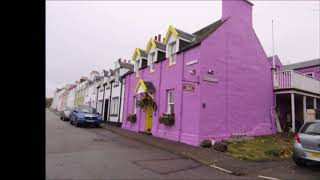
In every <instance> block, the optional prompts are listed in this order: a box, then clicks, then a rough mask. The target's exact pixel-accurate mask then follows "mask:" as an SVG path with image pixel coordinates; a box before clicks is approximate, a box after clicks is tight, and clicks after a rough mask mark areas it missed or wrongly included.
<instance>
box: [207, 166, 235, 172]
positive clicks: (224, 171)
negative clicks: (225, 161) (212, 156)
mask: <svg viewBox="0 0 320 180" xmlns="http://www.w3.org/2000/svg"><path fill="white" fill-rule="evenodd" d="M210 167H213V168H216V169H219V170H221V171H224V172H227V173H229V174H231V173H232V172H231V171H229V170H226V169H223V168H221V167H218V166H216V165H214V164H211V165H210Z"/></svg>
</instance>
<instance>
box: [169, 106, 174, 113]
mask: <svg viewBox="0 0 320 180" xmlns="http://www.w3.org/2000/svg"><path fill="white" fill-rule="evenodd" d="M169 107H170V108H169V113H174V104H170V105H169Z"/></svg>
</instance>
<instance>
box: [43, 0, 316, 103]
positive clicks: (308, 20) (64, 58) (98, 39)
mask: <svg viewBox="0 0 320 180" xmlns="http://www.w3.org/2000/svg"><path fill="white" fill-rule="evenodd" d="M251 2H253V3H254V4H255V5H254V7H253V27H254V29H255V32H256V33H257V36H258V37H259V39H260V42H261V44H262V46H263V48H264V50H265V51H266V53H267V55H269V56H271V55H272V33H271V32H272V28H271V20H272V19H274V21H275V22H274V32H275V35H274V36H275V53H276V54H278V56H279V57H280V59H281V60H282V62H283V63H284V64H288V63H295V62H300V61H304V60H311V59H315V58H319V57H320V42H319V41H320V23H319V22H320V11H319V9H320V2H319V1H251ZM220 18H221V1H200V2H199V1H197V2H196V1H176V2H169V1H153V2H149V1H127V2H126V1H120V2H113V1H47V2H46V96H47V97H51V96H52V95H53V91H54V90H55V89H56V88H57V87H62V86H63V85H65V84H67V83H74V82H75V81H76V80H77V79H79V78H80V77H81V76H89V73H90V72H91V71H92V70H97V71H102V70H103V69H109V68H113V67H114V63H113V62H114V61H116V60H117V59H118V58H120V57H121V58H122V59H130V58H131V55H132V52H133V50H134V48H136V47H140V48H143V49H144V48H145V47H146V44H147V42H148V40H149V39H150V38H151V37H153V36H154V35H157V34H161V35H162V37H164V35H165V33H166V31H167V28H168V27H169V25H173V26H175V27H177V28H179V29H181V30H184V31H186V32H189V33H193V32H194V31H196V30H198V29H200V28H202V27H204V26H206V25H208V24H210V23H212V22H214V21H216V20H218V19H220Z"/></svg>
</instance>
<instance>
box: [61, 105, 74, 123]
mask: <svg viewBox="0 0 320 180" xmlns="http://www.w3.org/2000/svg"><path fill="white" fill-rule="evenodd" d="M71 111H72V110H71V108H69V107H67V108H65V109H64V110H63V111H61V114H60V119H61V120H63V121H68V120H69V119H70V113H71Z"/></svg>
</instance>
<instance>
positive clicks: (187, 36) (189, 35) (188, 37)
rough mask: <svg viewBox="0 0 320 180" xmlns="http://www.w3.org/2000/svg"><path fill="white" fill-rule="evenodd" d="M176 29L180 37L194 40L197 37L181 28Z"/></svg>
mask: <svg viewBox="0 0 320 180" xmlns="http://www.w3.org/2000/svg"><path fill="white" fill-rule="evenodd" d="M175 30H176V31H177V33H178V36H179V37H182V38H184V39H187V40H189V41H192V40H193V39H194V38H195V36H194V35H192V34H189V33H186V32H184V31H182V30H180V29H177V28H175Z"/></svg>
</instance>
